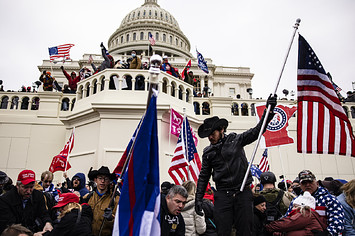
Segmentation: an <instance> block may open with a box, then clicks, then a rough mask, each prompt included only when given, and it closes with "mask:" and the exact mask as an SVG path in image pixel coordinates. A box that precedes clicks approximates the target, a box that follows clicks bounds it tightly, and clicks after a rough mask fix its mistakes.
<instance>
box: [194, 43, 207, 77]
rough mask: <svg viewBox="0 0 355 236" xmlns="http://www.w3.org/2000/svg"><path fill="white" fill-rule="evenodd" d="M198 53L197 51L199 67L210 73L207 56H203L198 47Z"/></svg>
mask: <svg viewBox="0 0 355 236" xmlns="http://www.w3.org/2000/svg"><path fill="white" fill-rule="evenodd" d="M196 53H197V60H198V67H200V69H201V70H203V71H204V72H205V73H207V74H208V73H209V71H208V67H207V62H206V60H205V58H203V56H202V54H201V53H199V52H198V51H197V49H196Z"/></svg>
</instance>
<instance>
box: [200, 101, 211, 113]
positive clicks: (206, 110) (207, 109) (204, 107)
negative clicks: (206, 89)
mask: <svg viewBox="0 0 355 236" xmlns="http://www.w3.org/2000/svg"><path fill="white" fill-rule="evenodd" d="M209 114H210V104H209V103H208V102H204V103H202V115H209Z"/></svg>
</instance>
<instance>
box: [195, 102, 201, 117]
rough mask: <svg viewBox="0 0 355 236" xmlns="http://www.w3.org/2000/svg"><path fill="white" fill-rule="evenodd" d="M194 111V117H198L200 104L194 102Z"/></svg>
mask: <svg viewBox="0 0 355 236" xmlns="http://www.w3.org/2000/svg"><path fill="white" fill-rule="evenodd" d="M194 111H195V114H196V115H200V103H198V102H194Z"/></svg>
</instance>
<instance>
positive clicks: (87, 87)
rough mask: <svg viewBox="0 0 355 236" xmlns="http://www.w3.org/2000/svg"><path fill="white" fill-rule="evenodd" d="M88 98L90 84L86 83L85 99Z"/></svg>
mask: <svg viewBox="0 0 355 236" xmlns="http://www.w3.org/2000/svg"><path fill="white" fill-rule="evenodd" d="M89 96H90V84H89V83H87V84H86V97H89Z"/></svg>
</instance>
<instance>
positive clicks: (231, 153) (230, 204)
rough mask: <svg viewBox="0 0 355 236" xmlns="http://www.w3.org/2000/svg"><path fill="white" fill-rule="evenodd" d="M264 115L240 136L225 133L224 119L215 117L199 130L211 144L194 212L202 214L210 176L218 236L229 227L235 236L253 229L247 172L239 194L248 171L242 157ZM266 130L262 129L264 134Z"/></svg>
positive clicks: (205, 154)
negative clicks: (235, 232) (214, 184)
mask: <svg viewBox="0 0 355 236" xmlns="http://www.w3.org/2000/svg"><path fill="white" fill-rule="evenodd" d="M276 98H277V96H276V95H275V96H272V95H270V97H269V98H268V100H267V106H268V105H270V106H271V110H270V114H269V115H268V119H267V121H266V123H267V124H268V123H269V122H270V121H271V120H272V118H273V116H274V113H273V110H274V108H275V106H276V104H277V102H276ZM265 115H266V112H264V115H263V117H262V118H261V119H260V122H259V123H258V124H257V125H256V126H255V127H254V128H251V129H249V130H247V131H245V132H243V133H241V134H236V133H230V134H225V132H226V129H227V127H228V121H227V120H226V119H220V118H219V117H218V116H214V117H211V118H207V119H205V120H204V122H203V124H202V125H201V126H200V127H199V128H198V135H199V136H200V138H206V137H208V139H209V141H210V143H211V144H210V145H209V146H208V147H206V148H205V149H204V152H203V156H202V167H201V171H200V175H199V179H198V182H197V193H196V200H195V209H196V212H197V213H198V214H200V215H202V214H203V212H202V199H203V196H204V194H205V190H206V187H207V184H208V181H209V179H210V177H211V175H212V177H213V181H214V182H215V183H216V187H217V191H216V192H215V195H214V196H215V205H214V211H215V216H216V224H217V231H218V235H226V236H227V235H228V236H229V235H230V234H231V231H232V226H233V225H235V227H236V230H237V235H245V236H247V235H252V230H253V194H252V191H251V188H250V185H251V183H252V181H253V178H252V175H251V172H250V171H249V173H248V177H247V181H246V185H245V188H244V189H243V191H240V188H241V185H242V182H243V179H244V176H245V174H246V171H247V169H248V160H247V158H246V156H245V151H244V146H246V145H248V144H251V143H252V142H254V141H255V140H257V138H258V136H259V133H260V131H261V127H262V123H263V121H264V118H265ZM265 130H266V127H265V129H264V130H263V131H264V132H265Z"/></svg>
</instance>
